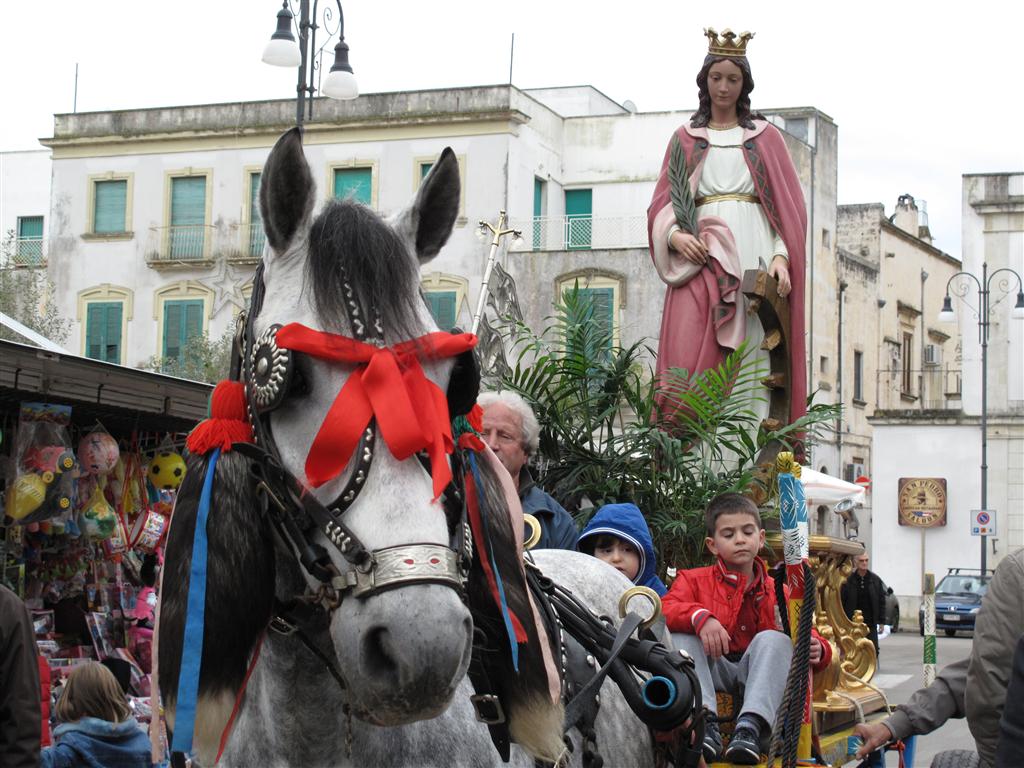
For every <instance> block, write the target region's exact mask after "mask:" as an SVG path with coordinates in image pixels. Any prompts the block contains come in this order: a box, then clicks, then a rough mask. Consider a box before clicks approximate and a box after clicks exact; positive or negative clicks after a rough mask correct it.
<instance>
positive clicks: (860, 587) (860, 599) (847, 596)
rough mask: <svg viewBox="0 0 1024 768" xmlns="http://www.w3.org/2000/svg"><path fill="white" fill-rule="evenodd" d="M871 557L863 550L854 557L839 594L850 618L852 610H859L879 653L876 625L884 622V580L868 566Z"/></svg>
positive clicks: (876, 652)
mask: <svg viewBox="0 0 1024 768" xmlns="http://www.w3.org/2000/svg"><path fill="white" fill-rule="evenodd" d="M870 561H871V558H870V556H869V555H868V553H867V552H866V551H865V552H863V553H861V554H859V555H857V556H856V557H855V558H854V559H853V562H854V566H855V568H854V571H853V573H851V574H850V577H849V578H848V579H847V580H846V583H845V584H843V587H842V589H841V590H840V594H841V596H842V600H843V610H844V611H846V615H847V616H849V617H850V618H851V619H852V618H853V613H854V611H858V610H859V611H860V612H861V615H862V616H863V617H864V623H865V624H867V626H868V631H869V635H868V636H869V637H870V638H871V642H872V643H873V644H874V646H875V655H876V656H877V655H878V653H879V650H880V649H879V647H878V627H879V625H880V624H883V623H884V622H885V593H886V591H887V587H886V586H885V582H884V581H882V579H881V578H879V576H878V574H877V573H874V572H873V571H871V570H870V569H869V568H868V565H869V564H870Z"/></svg>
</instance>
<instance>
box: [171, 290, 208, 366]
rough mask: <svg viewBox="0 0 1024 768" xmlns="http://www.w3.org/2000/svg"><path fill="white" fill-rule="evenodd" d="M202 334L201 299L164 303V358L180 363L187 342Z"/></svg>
mask: <svg viewBox="0 0 1024 768" xmlns="http://www.w3.org/2000/svg"><path fill="white" fill-rule="evenodd" d="M202 334H203V300H202V299H176V300H173V301H165V302H164V354H163V356H164V357H165V358H167V359H172V360H177V361H179V362H180V361H181V359H182V355H183V354H184V351H185V348H186V346H187V345H188V342H189V341H190V340H191V339H194V338H197V337H199V336H201V335H202Z"/></svg>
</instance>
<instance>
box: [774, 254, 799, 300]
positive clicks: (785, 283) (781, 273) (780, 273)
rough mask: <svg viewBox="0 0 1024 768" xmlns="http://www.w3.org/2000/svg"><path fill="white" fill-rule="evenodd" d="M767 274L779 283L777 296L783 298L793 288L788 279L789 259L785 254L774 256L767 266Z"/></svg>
mask: <svg viewBox="0 0 1024 768" xmlns="http://www.w3.org/2000/svg"><path fill="white" fill-rule="evenodd" d="M768 274H769V275H771V276H772V277H774V278H775V279H776V280H777V281H778V283H779V296H782V297H783V298H785V297H786V296H789V292H790V291H791V290H793V284H792V283H791V282H790V280H789V261H788V260H787V259H786V257H785V256H776V257H775V258H774V259H772V264H771V266H770V267H768Z"/></svg>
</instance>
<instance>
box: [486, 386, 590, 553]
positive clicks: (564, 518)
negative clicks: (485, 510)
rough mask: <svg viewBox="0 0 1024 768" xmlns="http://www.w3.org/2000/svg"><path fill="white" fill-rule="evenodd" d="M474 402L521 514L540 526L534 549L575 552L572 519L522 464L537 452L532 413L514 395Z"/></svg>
mask: <svg viewBox="0 0 1024 768" xmlns="http://www.w3.org/2000/svg"><path fill="white" fill-rule="evenodd" d="M477 402H479V404H480V407H481V408H482V409H483V412H484V435H483V437H484V441H485V442H486V443H487V445H489V446H490V448H491V450H492V451H494V453H495V455H497V457H498V460H499V461H501V463H502V464H503V465H504V467H505V469H507V470H508V473H509V474H510V475H511V476H512V482H513V483H515V486H516V488H517V490H518V491H519V500H520V501H521V502H522V504H523V512H525V513H527V514H530V515H533V516H534V517H536V518H537V520H538V521H539V522H540V528H541V536H540V541H539V542H538V543H537V545H536V547H535V549H576V540H577V538H579V531H578V530H577V529H576V523H575V522H573V519H572V515H570V514H569V513H568V512H566V511H565V508H564V507H562V505H561V504H559V503H558V502H557V501H555V500H554V499H553V498H552V497H551V496H550V495H549V494H547V493H545V492H544V491H542V490H541V489H540V487H538V486H537V484H536V482H534V479H533V476H532V475H531V474H530V470H529V469H528V468H527V466H526V464H527V462H528V461H529V459H530V456H532V455H533V454H534V453H536V452H537V448H538V446H539V441H540V425H539V424H538V423H537V417H536V416H535V415H534V413H533V409H532V408H531V407H530V406H529V404H528V403H527V402H526V401H525V400H523V398H522V397H520V396H519V395H517V394H516V393H515V392H508V391H503V392H482V393H481V394H480V397H479V398H478V400H477Z"/></svg>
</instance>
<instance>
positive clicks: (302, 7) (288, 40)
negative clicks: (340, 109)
mask: <svg viewBox="0 0 1024 768" xmlns="http://www.w3.org/2000/svg"><path fill="white" fill-rule="evenodd" d="M335 1H336V3H337V6H338V22H337V24H338V25H337V28H336V29H333V28H332V27H333V23H334V13H333V11H332V10H331V8H330V6H329V5H328V6H326V7H325V8H324V9H323V13H322V14H320V15H319V18H320V22H321V23H319V24H318V23H317V19H318V13H317V12H318V7H317V6H318V5H319V0H313V7H312V13H311V12H310V3H309V0H299V21H298V44H297V45H296V39H295V35H294V34H293V29H294V28H295V14H294V13H293V12H292V9H291V0H284V2H283V3H282V4H281V10H279V11H278V12H277V29H275V30H274V34H273V35H271V37H270V42H268V43H267V46H266V48H264V49H263V62H264V63H266V64H270V65H272V66H275V67H298V68H299V80H298V84H297V85H296V89H295V90H296V93H297V99H296V105H295V124H296V125H300V126H301V125H302V123H303V120H304V119H308V120H312V119H313V96H314V95H315V94H316V92H317V88H318V86H320V88H319V90H320V91H321V93H323V95H324V96H327V97H328V98H330V99H337V100H349V99H354V98H356V97H357V96H358V95H359V86H358V84H357V83H356V78H355V75H353V74H352V65H351V64H349V62H348V50H349V49H348V43H346V42H345V16H344V14H343V12H342V10H341V0H335ZM321 27H323V29H324V30H325V31H326V32H327V40H326V41H324V43H323V44H321V45H320V47H319V48H317V45H316V31H317V30H318V29H320V28H321ZM335 33H337V34H338V43H337V45H335V46H334V64H333V65H332V66H331V69H330V71H329V72H328V73H327V77H326V78H325V79H324V81H323V84H322V85H321V84H320V82H319V77H318V73H319V71H320V62H321V59H322V58H323V50H324V48H326V47H327V43H328V42H330V40H331V38H332V37H333V36H334V34H335ZM307 64H309V67H308V72H309V76H308V81H307V74H306V73H307ZM307 94H309V107H308V110H307V108H306V95H307Z"/></svg>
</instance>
